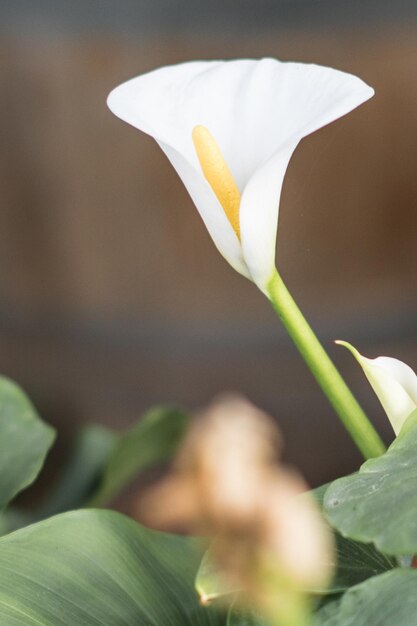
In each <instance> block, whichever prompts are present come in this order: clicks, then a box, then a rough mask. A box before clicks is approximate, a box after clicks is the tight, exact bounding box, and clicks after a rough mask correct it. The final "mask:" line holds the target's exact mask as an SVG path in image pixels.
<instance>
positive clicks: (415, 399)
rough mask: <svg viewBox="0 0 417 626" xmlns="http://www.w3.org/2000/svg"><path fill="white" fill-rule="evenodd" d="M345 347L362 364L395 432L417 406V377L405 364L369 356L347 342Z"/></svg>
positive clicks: (391, 359)
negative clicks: (363, 354)
mask: <svg viewBox="0 0 417 626" xmlns="http://www.w3.org/2000/svg"><path fill="white" fill-rule="evenodd" d="M336 343H338V344H340V345H342V346H345V347H346V348H347V349H348V350H350V352H351V353H352V354H353V356H354V357H355V359H356V360H357V361H358V363H359V365H361V367H362V369H363V371H364V373H365V376H366V377H367V379H368V380H369V382H370V384H371V386H372V388H373V390H374V391H375V393H376V395H377V396H378V399H379V401H380V402H381V404H382V406H383V408H384V410H385V412H386V414H387V416H388V419H389V420H390V422H391V425H392V427H393V429H394V432H395V434H396V435H398V433H399V432H400V430H401V428H402V426H403V424H404V422H405V421H406V419H407V418H408V417H409V416H410V415H411V413H412V412H413V411H414V410H415V409H417V376H416V374H415V373H414V372H413V370H412V369H411V367H409V366H408V365H406V364H405V363H403V362H402V361H399V360H398V359H393V358H391V357H387V356H379V357H377V358H376V359H368V358H366V357H364V356H362V355H361V354H360V353H359V352H358V351H357V350H356V348H354V347H353V346H352V345H350V344H349V343H347V342H346V341H337V342H336Z"/></svg>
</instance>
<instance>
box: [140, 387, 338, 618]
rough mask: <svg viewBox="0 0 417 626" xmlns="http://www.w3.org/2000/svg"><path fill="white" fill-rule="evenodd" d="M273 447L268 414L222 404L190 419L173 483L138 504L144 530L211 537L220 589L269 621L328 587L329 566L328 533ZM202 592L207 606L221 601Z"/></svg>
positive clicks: (236, 400)
mask: <svg viewBox="0 0 417 626" xmlns="http://www.w3.org/2000/svg"><path fill="white" fill-rule="evenodd" d="M280 441H281V438H280V436H279V433H278V429H277V427H276V425H275V424H274V422H273V421H272V419H271V418H269V417H268V416H267V415H266V414H265V413H263V412H261V411H260V410H258V409H257V408H255V407H254V406H253V405H251V404H250V403H249V402H247V401H246V400H244V399H243V398H241V397H238V396H234V395H227V396H223V397H221V398H219V399H218V400H216V401H215V402H214V403H213V404H212V405H211V406H209V408H208V409H206V410H205V411H203V412H202V413H200V414H199V415H198V416H197V417H196V419H195V420H194V422H193V424H192V426H191V428H190V430H189V432H188V434H187V436H186V437H185V440H184V442H183V445H182V447H181V449H180V451H179V453H178V456H177V459H176V461H175V463H174V467H173V471H172V473H171V475H170V476H169V477H168V478H166V479H165V480H163V481H162V482H161V483H160V484H159V485H157V486H155V487H153V488H152V489H151V490H150V491H149V492H148V493H147V494H145V496H144V497H143V498H142V499H141V502H140V514H141V518H142V519H144V520H145V521H146V522H147V523H150V524H151V525H157V526H158V527H161V526H162V527H163V528H165V529H169V530H172V529H173V528H175V529H178V528H179V527H181V528H187V529H188V530H190V531H192V532H194V533H199V534H201V533H203V534H207V535H210V536H212V537H215V541H214V543H213V545H212V548H211V550H210V553H211V554H210V558H212V559H213V560H214V563H215V567H216V568H218V570H219V572H221V579H222V581H223V582H222V583H219V587H222V588H223V587H224V581H227V582H226V587H227V588H228V589H239V590H244V591H245V594H244V595H245V598H246V600H248V601H249V602H250V603H252V604H254V605H255V606H257V607H258V608H259V609H261V610H263V611H264V612H266V613H267V614H269V615H275V614H276V613H280V611H281V610H284V605H285V603H286V602H287V601H288V599H290V604H291V611H293V608H294V607H293V605H294V603H295V604H297V603H298V604H299V600H300V601H302V603H303V606H304V601H303V598H304V595H303V592H304V591H305V590H312V589H317V588H323V587H324V586H326V585H327V584H328V582H329V579H330V576H331V570H332V565H331V564H332V562H333V541H332V536H331V533H330V531H329V529H328V527H327V525H326V523H325V522H324V520H323V519H322V517H321V515H320V512H319V511H318V509H317V507H316V504H315V502H314V501H313V499H312V498H311V497H309V496H308V494H305V493H304V492H306V491H307V490H308V487H307V485H306V484H305V482H304V481H303V479H302V478H301V477H300V476H298V475H297V474H296V473H295V472H293V471H290V470H288V469H287V468H285V467H284V466H282V465H281V464H279V462H278V461H279V458H278V452H279V450H280ZM301 494H304V495H301ZM199 591H200V594H201V595H202V596H203V597H204V599H205V600H207V597H215V596H217V595H218V596H220V595H223V594H224V589H220V588H219V593H212V594H211V595H210V596H208V594H206V593H205V591H204V590H201V589H200V590H199ZM300 620H301V618H300ZM301 623H302V622H301V621H300V625H301Z"/></svg>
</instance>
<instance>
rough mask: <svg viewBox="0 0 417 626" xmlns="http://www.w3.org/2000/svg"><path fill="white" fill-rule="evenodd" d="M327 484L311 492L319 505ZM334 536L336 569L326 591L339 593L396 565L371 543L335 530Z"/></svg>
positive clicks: (321, 503) (393, 560)
mask: <svg viewBox="0 0 417 626" xmlns="http://www.w3.org/2000/svg"><path fill="white" fill-rule="evenodd" d="M328 486H329V485H328V484H327V485H322V486H321V487H318V488H317V489H314V490H313V491H312V492H311V493H312V495H313V496H314V498H315V499H316V501H317V503H318V504H319V505H320V506H321V507H322V506H323V499H324V495H325V493H326V490H327V488H328ZM334 537H335V541H336V569H335V575H334V578H333V581H332V584H331V586H330V588H329V589H327V590H325V591H326V592H327V593H340V592H341V591H345V590H346V589H349V587H352V586H353V585H357V584H358V583H360V582H362V581H363V580H366V579H367V578H370V577H371V576H376V575H377V574H382V573H383V572H386V571H388V570H390V569H392V568H393V567H395V566H396V565H397V563H396V561H395V559H393V558H391V557H389V556H387V555H385V554H382V553H381V552H379V550H377V549H376V548H375V546H374V545H373V544H370V543H361V542H358V541H353V540H351V539H347V538H345V537H343V536H342V535H340V534H339V533H338V532H336V531H334Z"/></svg>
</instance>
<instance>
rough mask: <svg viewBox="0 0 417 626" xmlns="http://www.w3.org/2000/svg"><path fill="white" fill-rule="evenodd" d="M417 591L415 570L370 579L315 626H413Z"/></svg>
mask: <svg viewBox="0 0 417 626" xmlns="http://www.w3.org/2000/svg"><path fill="white" fill-rule="evenodd" d="M416 589H417V571H416V570H413V569H395V570H392V571H391V572H387V573H385V574H381V575H380V576H375V577H374V578H369V579H368V580H366V581H365V582H363V583H361V584H360V585H357V586H356V587H352V588H351V589H350V590H349V591H347V592H346V593H345V594H344V595H343V596H342V598H341V599H340V600H337V601H335V602H331V603H329V604H327V605H325V606H324V607H323V609H321V610H319V611H318V612H317V613H316V615H315V619H314V621H313V623H314V626H393V625H395V626H412V625H413V624H416V615H417V594H416Z"/></svg>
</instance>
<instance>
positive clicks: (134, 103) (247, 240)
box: [108, 59, 373, 292]
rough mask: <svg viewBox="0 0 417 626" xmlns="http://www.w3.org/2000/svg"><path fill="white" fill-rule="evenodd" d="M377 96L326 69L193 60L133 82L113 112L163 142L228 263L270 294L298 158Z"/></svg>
mask: <svg viewBox="0 0 417 626" xmlns="http://www.w3.org/2000/svg"><path fill="white" fill-rule="evenodd" d="M372 95H373V90H372V89H371V88H370V87H368V86H367V85H366V84H365V83H364V82H362V81H361V80H360V79H359V78H357V77H355V76H352V75H351V74H346V73H344V72H340V71H337V70H334V69H331V68H327V67H321V66H318V65H312V64H311V65H307V64H302V63H283V62H280V61H277V60H275V59H262V60H248V59H246V60H234V61H193V62H189V63H182V64H180V65H174V66H170V67H163V68H161V69H158V70H155V71H153V72H150V73H148V74H144V75H142V76H138V77H137V78H133V79H132V80H129V81H128V82H126V83H124V84H122V85H120V86H119V87H117V88H116V89H114V90H113V91H112V92H111V94H110V96H109V98H108V105H109V107H110V109H111V110H112V111H113V112H114V113H115V114H116V115H117V116H119V117H120V118H121V119H123V120H125V121H126V122H128V123H130V124H132V125H133V126H135V127H136V128H138V129H140V130H142V131H143V132H145V133H147V134H149V135H151V136H152V137H154V139H156V141H157V142H158V144H159V145H160V147H161V148H162V150H163V151H164V152H165V154H166V155H167V157H168V158H169V160H170V161H171V163H172V165H173V166H174V167H175V169H176V170H177V172H178V174H179V175H180V177H181V178H182V181H183V183H184V185H185V186H186V188H187V190H188V192H189V194H190V196H191V198H192V199H193V201H194V203H195V205H196V207H197V209H198V211H199V213H200V215H201V217H202V219H203V221H204V223H205V225H206V227H207V229H208V231H209V233H210V235H211V237H212V239H213V241H214V243H215V245H216V246H217V248H218V249H219V251H220V252H221V254H222V255H223V256H224V257H225V258H226V259H227V261H228V262H229V263H230V264H231V265H232V266H233V267H234V268H235V269H236V270H237V271H238V272H240V273H241V274H243V275H244V276H246V277H247V278H249V279H251V280H253V281H254V282H255V283H256V284H257V285H258V287H259V288H260V289H261V290H262V291H264V292H265V291H266V289H267V285H268V282H269V280H270V279H271V277H272V274H273V272H274V269H275V241H276V230H277V221H278V207H279V199H280V194H281V187H282V183H283V179H284V175H285V172H286V169H287V166H288V163H289V160H290V158H291V155H292V153H293V152H294V150H295V148H296V146H297V144H298V143H299V141H300V140H301V139H302V138H303V137H305V136H306V135H308V134H310V133H312V132H313V131H315V130H317V129H319V128H321V127H322V126H324V125H326V124H328V123H329V122H332V121H333V120H335V119H337V118H338V117H341V116H342V115H345V114H346V113H348V112H349V111H351V110H352V109H354V108H355V107H357V106H358V105H359V104H361V103H362V102H364V101H365V100H367V99H368V98H370V97H371V96H372Z"/></svg>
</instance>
